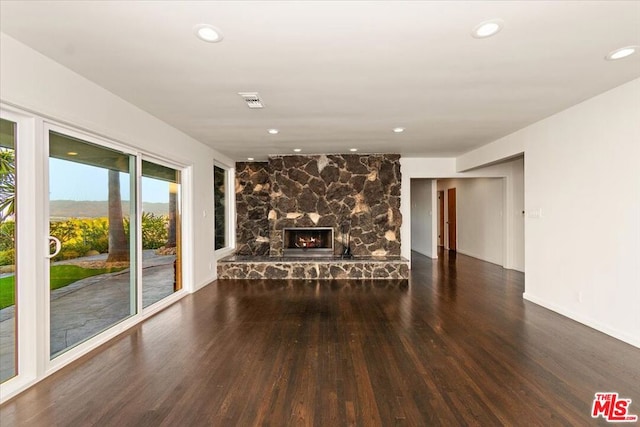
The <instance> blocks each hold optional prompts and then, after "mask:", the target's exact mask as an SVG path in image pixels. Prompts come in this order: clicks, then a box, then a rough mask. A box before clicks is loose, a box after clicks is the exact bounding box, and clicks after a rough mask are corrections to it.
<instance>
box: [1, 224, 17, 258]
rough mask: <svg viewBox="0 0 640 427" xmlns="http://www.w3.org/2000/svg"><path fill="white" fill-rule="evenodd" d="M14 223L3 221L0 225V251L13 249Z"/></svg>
mask: <svg viewBox="0 0 640 427" xmlns="http://www.w3.org/2000/svg"><path fill="white" fill-rule="evenodd" d="M15 231H16V223H15V221H3V222H2V223H1V224H0V251H6V250H8V249H13V248H14V246H15V235H16V234H15Z"/></svg>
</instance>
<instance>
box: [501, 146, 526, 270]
mask: <svg viewBox="0 0 640 427" xmlns="http://www.w3.org/2000/svg"><path fill="white" fill-rule="evenodd" d="M524 166H525V159H524V157H520V158H518V159H516V160H514V161H513V162H511V178H512V180H511V183H512V185H513V188H512V189H511V191H512V194H513V211H512V212H511V217H507V220H509V221H512V229H513V235H514V236H517V237H516V238H517V239H518V240H517V242H516V243H515V244H514V245H513V247H512V249H513V258H512V264H511V268H513V269H514V270H518V271H522V272H524V246H525V245H524V195H525V191H526V189H525V188H524ZM505 184H506V182H505Z"/></svg>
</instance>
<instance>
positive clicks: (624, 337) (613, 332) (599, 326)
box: [522, 292, 640, 348]
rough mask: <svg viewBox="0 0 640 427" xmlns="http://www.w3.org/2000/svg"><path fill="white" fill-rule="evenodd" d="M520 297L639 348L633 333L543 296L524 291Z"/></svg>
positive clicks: (638, 340) (637, 340)
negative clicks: (562, 305) (615, 327)
mask: <svg viewBox="0 0 640 427" xmlns="http://www.w3.org/2000/svg"><path fill="white" fill-rule="evenodd" d="M522 297H523V298H524V299H525V300H527V301H529V302H531V303H533V304H536V305H539V306H540V307H543V308H546V309H548V310H551V311H553V312H555V313H558V314H560V315H562V316H565V317H568V318H570V319H572V320H575V321H576V322H578V323H581V324H583V325H585V326H588V327H590V328H591V329H594V330H596V331H598V332H603V333H605V334H607V335H609V336H611V337H613V338H616V339H619V340H620V341H624V342H625V343H627V344H629V345H632V346H634V347H638V348H640V339H638V338H637V337H634V336H633V335H630V334H627V333H625V332H623V331H619V330H617V329H614V328H611V327H609V326H608V325H605V324H603V323H601V322H598V321H597V320H595V319H592V318H590V317H588V316H583V315H581V314H579V313H576V312H574V311H571V310H567V309H566V308H564V307H561V306H559V305H557V304H553V303H551V302H549V301H546V300H545V299H543V298H539V297H537V296H535V295H532V294H531V293H529V292H525V293H524V294H522Z"/></svg>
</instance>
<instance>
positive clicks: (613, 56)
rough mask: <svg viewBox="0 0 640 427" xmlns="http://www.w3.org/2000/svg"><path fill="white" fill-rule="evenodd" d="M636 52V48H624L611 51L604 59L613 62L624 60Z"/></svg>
mask: <svg viewBox="0 0 640 427" xmlns="http://www.w3.org/2000/svg"><path fill="white" fill-rule="evenodd" d="M637 51H638V46H626V47H621V48H620V49H616V50H613V51H611V52H609V54H608V55H607V56H605V57H604V59H606V60H607V61H615V60H617V59H622V58H626V57H627V56H630V55H633V54H634V53H636V52H637Z"/></svg>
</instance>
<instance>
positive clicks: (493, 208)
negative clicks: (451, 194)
mask: <svg viewBox="0 0 640 427" xmlns="http://www.w3.org/2000/svg"><path fill="white" fill-rule="evenodd" d="M503 181H504V178H466V179H442V180H438V190H440V191H444V192H445V193H444V197H445V204H444V215H445V222H446V218H448V216H447V215H448V203H447V201H448V192H447V190H448V189H450V188H455V189H456V222H457V226H456V231H457V251H458V252H460V253H462V254H465V255H469V256H472V257H474V258H479V259H481V260H484V261H488V262H492V263H494V264H499V265H503V262H504V252H503V251H504V231H505V228H506V227H505V218H504V217H503V211H504V195H505V191H504V188H503V184H504V183H503ZM444 231H445V240H444V242H445V248H448V243H449V230H448V226H447V225H446V224H445V230H444Z"/></svg>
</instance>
